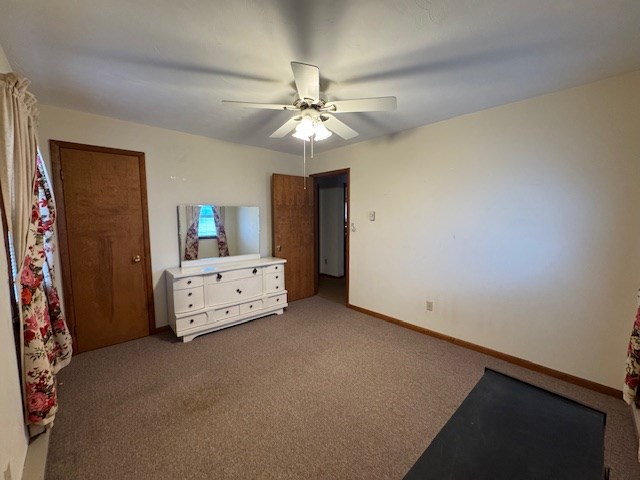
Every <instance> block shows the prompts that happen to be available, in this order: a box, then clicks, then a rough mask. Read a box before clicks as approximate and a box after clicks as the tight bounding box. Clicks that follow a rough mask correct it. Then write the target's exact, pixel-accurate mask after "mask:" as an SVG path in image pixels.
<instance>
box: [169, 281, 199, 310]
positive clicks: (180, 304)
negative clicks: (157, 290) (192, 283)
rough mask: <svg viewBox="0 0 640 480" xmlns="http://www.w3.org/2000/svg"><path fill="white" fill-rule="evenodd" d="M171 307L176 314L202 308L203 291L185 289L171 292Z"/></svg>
mask: <svg viewBox="0 0 640 480" xmlns="http://www.w3.org/2000/svg"><path fill="white" fill-rule="evenodd" d="M173 307H174V309H175V312H176V313H186V312H191V311H194V310H200V309H201V308H204V289H203V288H202V287H197V288H186V289H184V290H176V291H175V292H173Z"/></svg>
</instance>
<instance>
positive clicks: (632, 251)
mask: <svg viewBox="0 0 640 480" xmlns="http://www.w3.org/2000/svg"><path fill="white" fill-rule="evenodd" d="M638 92H640V72H636V73H633V74H628V75H624V76H619V77H615V78H611V79H608V80H605V81H602V82H598V83H594V84H589V85H586V86H582V87H578V88H573V89H569V90H565V91H561V92H557V93H553V94H550V95H545V96H541V97H537V98H533V99H529V100H525V101H521V102H517V103H512V104H509V105H504V106H501V107H497V108H492V109H489V110H485V111H482V112H478V113H474V114H470V115H466V116H462V117H458V118H454V119H451V120H447V121H444V122H441V123H437V124H433V125H429V126H425V127H421V128H418V129H415V130H411V131H406V132H403V133H399V134H397V135H395V136H392V137H388V138H380V139H375V140H371V141H368V142H364V143H360V144H355V145H352V146H348V147H344V148H340V149H337V150H332V151H329V152H326V153H320V154H319V155H318V157H317V161H315V162H314V163H313V168H314V169H315V171H316V172H318V171H330V170H335V169H338V168H344V167H349V168H351V208H352V210H351V212H352V222H355V224H356V228H357V231H356V232H355V233H352V234H351V249H350V251H351V260H350V262H351V269H350V286H349V293H350V301H351V303H352V304H354V305H357V306H360V307H364V308H367V309H370V310H374V311H376V312H379V313H383V314H386V315H390V316H392V317H396V318H399V319H401V320H404V321H406V322H410V323H412V324H415V325H419V326H422V327H426V328H429V329H432V330H435V331H438V332H442V333H444V334H447V335H452V336H454V337H457V338H461V339H464V340H467V341H470V342H473V343H477V344H480V345H483V346H486V347H489V348H493V349H496V350H499V351H502V352H505V353H509V354H512V355H515V356H518V357H522V358H525V359H527V360H531V361H533V362H536V363H539V364H542V365H545V366H547V367H550V368H554V369H558V370H561V371H563V372H568V373H570V374H573V375H577V376H579V377H583V378H587V379H590V380H593V381H595V382H598V383H602V384H605V385H608V386H611V387H614V388H621V384H622V379H623V375H624V361H625V353H626V345H627V342H628V340H629V333H630V330H631V326H632V321H633V317H634V313H635V303H636V291H637V289H638V287H640V248H639V240H640V216H639V215H638V206H639V205H640V134H639V132H640V95H639V94H638ZM400 100H401V99H400ZM381 115H383V114H381ZM320 150H321V148H318V149H317V151H320ZM370 210H375V211H376V221H375V222H369V221H368V220H367V212H368V211H370ZM426 300H432V301H434V302H435V310H434V311H433V312H427V311H426V308H425V302H426Z"/></svg>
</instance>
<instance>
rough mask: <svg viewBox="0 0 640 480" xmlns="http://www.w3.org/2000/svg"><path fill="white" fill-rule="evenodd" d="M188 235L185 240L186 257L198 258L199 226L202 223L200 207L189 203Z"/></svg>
mask: <svg viewBox="0 0 640 480" xmlns="http://www.w3.org/2000/svg"><path fill="white" fill-rule="evenodd" d="M186 213H187V225H189V227H188V228H187V235H186V237H185V240H184V259H185V260H197V259H198V246H199V239H198V227H199V225H200V207H199V206H198V205H187V208H186Z"/></svg>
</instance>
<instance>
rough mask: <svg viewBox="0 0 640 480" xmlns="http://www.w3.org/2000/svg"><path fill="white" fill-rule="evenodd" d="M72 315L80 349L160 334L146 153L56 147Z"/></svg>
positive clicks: (66, 285) (65, 274) (55, 144)
mask: <svg viewBox="0 0 640 480" xmlns="http://www.w3.org/2000/svg"><path fill="white" fill-rule="evenodd" d="M51 153H52V164H53V165H54V179H57V180H58V181H57V182H54V185H55V186H56V198H57V202H58V210H59V220H60V223H59V232H60V244H61V245H60V251H61V258H62V263H63V285H64V295H65V298H64V300H65V307H66V308H65V311H66V314H67V319H68V323H69V326H70V328H71V331H72V335H73V337H74V341H75V349H76V351H78V352H83V351H87V350H93V349H96V348H101V347H105V346H108V345H113V344H116V343H121V342H126V341H128V340H133V339H136V338H140V337H144V336H147V335H149V333H150V332H151V331H153V329H154V315H153V292H152V288H151V262H150V255H149V238H148V220H147V209H146V203H147V202H146V186H145V185H146V180H145V170H144V154H143V153H140V152H128V151H122V150H114V149H107V148H101V147H91V146H87V145H77V144H69V143H63V142H55V141H52V142H51Z"/></svg>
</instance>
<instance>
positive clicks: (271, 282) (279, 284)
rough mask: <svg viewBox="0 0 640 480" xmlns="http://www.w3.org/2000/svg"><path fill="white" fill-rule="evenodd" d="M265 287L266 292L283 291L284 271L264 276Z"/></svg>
mask: <svg viewBox="0 0 640 480" xmlns="http://www.w3.org/2000/svg"><path fill="white" fill-rule="evenodd" d="M264 289H265V292H266V293H274V292H281V291H283V290H284V273H282V272H279V273H270V274H268V275H265V276H264Z"/></svg>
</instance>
